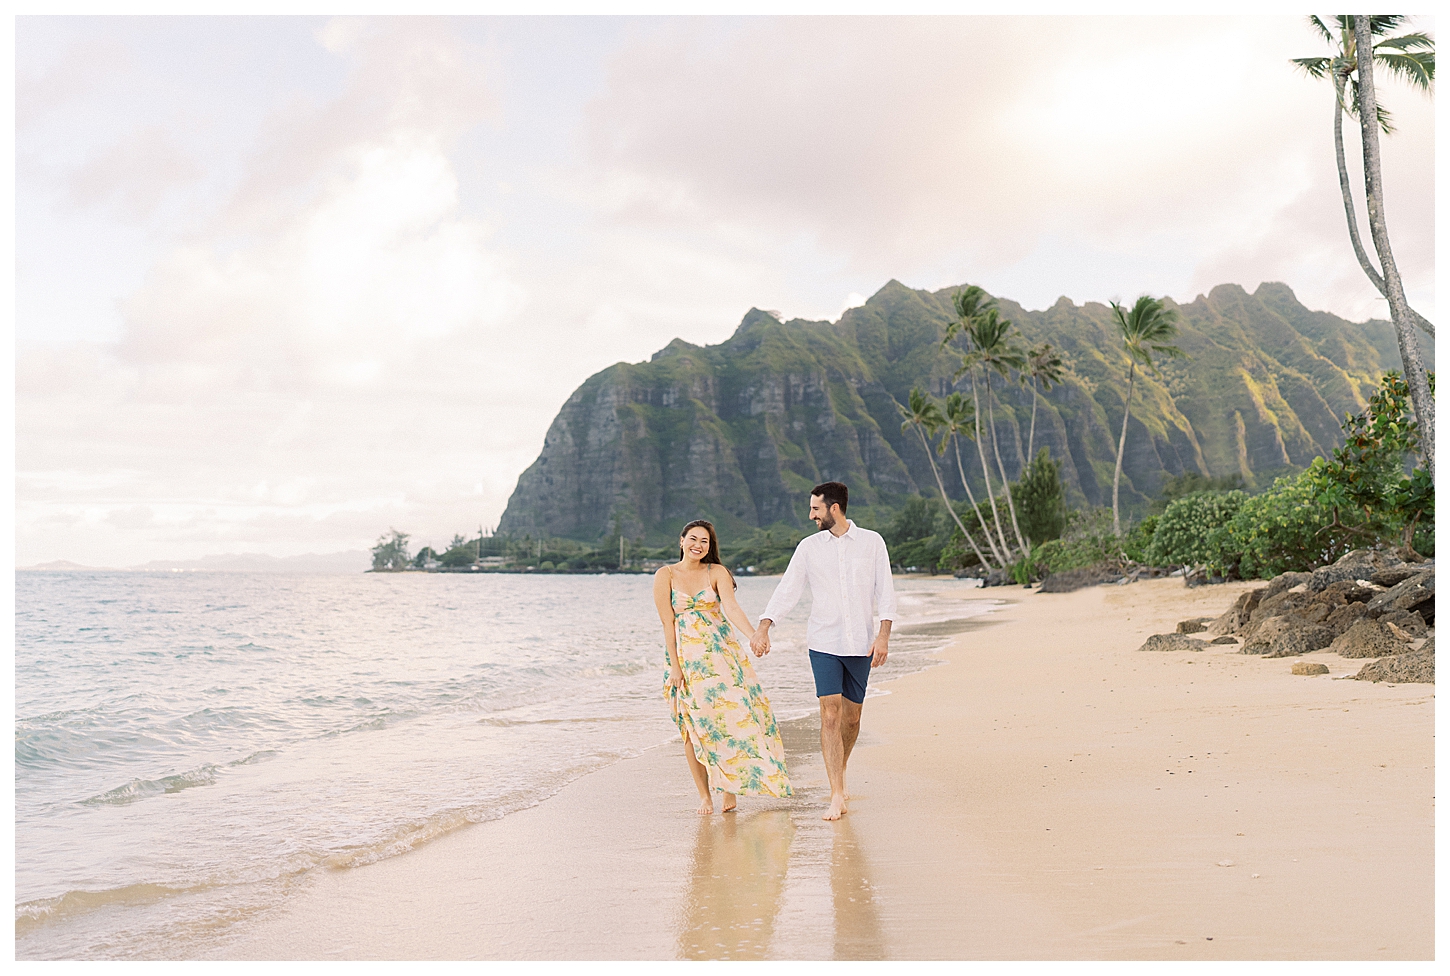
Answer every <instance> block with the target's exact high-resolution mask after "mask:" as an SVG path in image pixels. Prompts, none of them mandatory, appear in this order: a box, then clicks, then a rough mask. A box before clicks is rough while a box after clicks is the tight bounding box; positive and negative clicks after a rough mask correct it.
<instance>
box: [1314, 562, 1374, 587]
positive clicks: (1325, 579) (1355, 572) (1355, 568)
mask: <svg viewBox="0 0 1450 976" xmlns="http://www.w3.org/2000/svg"><path fill="white" fill-rule="evenodd" d="M1372 573H1373V570H1371V569H1370V568H1369V567H1368V566H1360V565H1357V564H1351V565H1349V566H1337V565H1336V566H1324V567H1322V568H1320V569H1316V570H1315V571H1314V573H1313V575H1311V576H1310V577H1309V585H1308V587H1307V589H1308V590H1309V592H1311V593H1318V592H1319V591H1320V590H1322V589H1324V588H1325V587H1326V586H1329V585H1331V584H1333V583H1342V582H1345V581H1348V580H1357V579H1369V577H1370V575H1371V574H1372Z"/></svg>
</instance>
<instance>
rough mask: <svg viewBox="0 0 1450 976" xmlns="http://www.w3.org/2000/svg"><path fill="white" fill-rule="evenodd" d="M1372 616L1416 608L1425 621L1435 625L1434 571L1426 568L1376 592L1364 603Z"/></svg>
mask: <svg viewBox="0 0 1450 976" xmlns="http://www.w3.org/2000/svg"><path fill="white" fill-rule="evenodd" d="M1366 609H1367V610H1368V611H1369V615H1370V616H1372V617H1378V616H1380V615H1382V614H1385V613H1389V612H1390V611H1391V610H1416V611H1419V614H1420V616H1421V617H1422V618H1423V619H1424V621H1425V623H1427V624H1429V625H1430V626H1431V627H1433V626H1435V571H1434V570H1433V569H1430V570H1426V571H1424V572H1421V573H1417V574H1416V575H1414V576H1411V577H1410V578H1409V579H1406V580H1403V581H1402V582H1399V583H1396V584H1395V585H1394V586H1392V587H1390V588H1389V589H1388V590H1385V591H1384V592H1383V593H1379V594H1376V595H1375V597H1374V599H1372V600H1370V601H1369V603H1368V604H1366Z"/></svg>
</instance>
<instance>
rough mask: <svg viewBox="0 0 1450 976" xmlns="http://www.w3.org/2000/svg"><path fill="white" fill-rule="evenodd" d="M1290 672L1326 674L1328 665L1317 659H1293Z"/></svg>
mask: <svg viewBox="0 0 1450 976" xmlns="http://www.w3.org/2000/svg"><path fill="white" fill-rule="evenodd" d="M1289 673H1290V674H1328V673H1329V667H1328V666H1327V665H1324V664H1320V663H1319V662H1318V661H1295V662H1294V666H1293V667H1292V668H1290V669H1289Z"/></svg>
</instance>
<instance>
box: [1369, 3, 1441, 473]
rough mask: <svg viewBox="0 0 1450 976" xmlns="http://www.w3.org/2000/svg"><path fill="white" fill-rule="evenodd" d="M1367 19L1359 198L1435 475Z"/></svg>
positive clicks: (1431, 423) (1429, 399)
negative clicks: (1385, 173) (1394, 231)
mask: <svg viewBox="0 0 1450 976" xmlns="http://www.w3.org/2000/svg"><path fill="white" fill-rule="evenodd" d="M1371 29H1372V18H1370V17H1369V16H1366V15H1359V16H1356V17H1355V18H1354V44H1355V60H1356V63H1357V68H1358V71H1357V73H1358V75H1359V78H1358V82H1359V139H1360V144H1361V146H1362V148H1363V149H1364V200H1365V209H1366V210H1367V211H1368V212H1369V233H1370V239H1371V240H1373V241H1374V249H1375V253H1376V254H1378V255H1379V259H1380V267H1381V268H1382V269H1384V273H1385V298H1387V299H1388V300H1389V303H1390V320H1391V321H1392V322H1394V324H1395V337H1396V338H1397V339H1398V340H1399V343H1400V360H1401V362H1402V363H1403V364H1404V367H1405V382H1406V383H1407V384H1408V385H1409V387H1410V401H1411V402H1412V403H1414V405H1415V419H1416V420H1418V421H1419V423H1420V438H1421V439H1420V450H1421V452H1422V456H1423V457H1424V459H1425V468H1426V470H1428V471H1430V472H1431V475H1430V477H1431V479H1432V481H1433V479H1434V474H1433V472H1434V470H1435V399H1434V394H1433V393H1432V391H1431V390H1430V380H1429V377H1428V376H1426V375H1425V362H1424V360H1423V359H1421V357H1420V339H1419V336H1417V335H1415V327H1414V320H1413V319H1411V317H1410V305H1409V303H1408V302H1406V301H1405V286H1404V283H1403V282H1401V281H1400V270H1399V268H1398V267H1397V266H1396V265H1395V255H1394V253H1393V252H1392V251H1391V250H1390V232H1389V229H1388V228H1387V227H1386V226H1385V198H1384V180H1383V177H1382V175H1381V173H1380V139H1379V128H1378V126H1376V125H1375V124H1374V122H1373V120H1374V119H1377V118H1378V117H1379V103H1378V101H1377V99H1376V97H1375V89H1374V62H1375V58H1374V47H1373V34H1372V33H1371Z"/></svg>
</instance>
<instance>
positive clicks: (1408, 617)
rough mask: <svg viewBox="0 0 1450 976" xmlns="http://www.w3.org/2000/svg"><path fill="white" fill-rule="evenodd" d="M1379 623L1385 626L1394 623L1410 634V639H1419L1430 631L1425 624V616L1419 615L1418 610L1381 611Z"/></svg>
mask: <svg viewBox="0 0 1450 976" xmlns="http://www.w3.org/2000/svg"><path fill="white" fill-rule="evenodd" d="M1379 621H1380V623H1382V624H1384V625H1385V626H1390V625H1392V624H1393V625H1394V626H1396V627H1398V628H1400V630H1403V631H1404V632H1405V633H1407V634H1409V635H1410V640H1419V639H1420V638H1421V637H1424V636H1425V635H1426V634H1428V633H1429V632H1430V629H1429V628H1428V627H1426V626H1425V618H1424V617H1422V616H1420V613H1419V611H1418V610H1391V611H1390V612H1389V613H1382V614H1380V617H1379Z"/></svg>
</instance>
